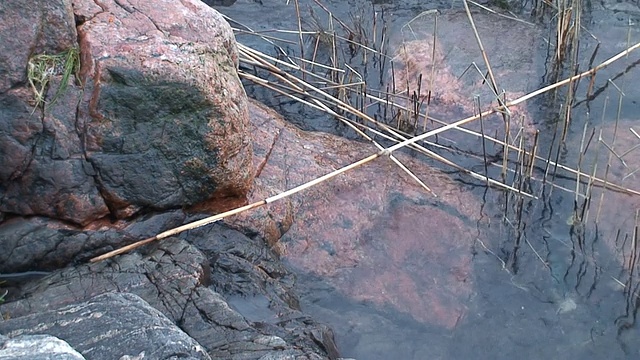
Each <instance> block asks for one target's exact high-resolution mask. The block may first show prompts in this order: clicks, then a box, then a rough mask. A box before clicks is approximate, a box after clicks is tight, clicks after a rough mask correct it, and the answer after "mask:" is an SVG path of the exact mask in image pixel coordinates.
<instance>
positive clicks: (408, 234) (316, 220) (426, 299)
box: [229, 103, 477, 327]
mask: <svg viewBox="0 0 640 360" xmlns="http://www.w3.org/2000/svg"><path fill="white" fill-rule="evenodd" d="M250 112H251V114H252V122H253V130H252V134H253V136H254V151H255V157H254V166H255V167H256V169H257V176H256V179H255V184H254V188H253V190H252V192H251V193H250V196H249V197H250V201H257V200H260V199H263V198H266V197H268V196H272V195H275V194H277V193H280V192H282V191H284V190H287V189H290V188H292V187H294V186H297V185H300V184H302V183H304V182H307V181H309V180H312V179H315V178H317V177H319V176H321V175H324V174H326V173H329V172H331V171H333V170H335V169H337V168H340V167H342V166H345V165H348V164H349V163H351V162H353V161H356V160H359V159H361V158H363V157H365V156H368V155H370V154H372V153H375V152H376V149H375V147H373V146H371V145H369V144H365V143H360V142H355V141H351V140H347V139H343V138H339V137H336V136H333V135H329V134H324V133H309V132H304V131H301V130H299V129H297V128H295V127H293V126H291V125H289V124H287V123H286V122H284V121H283V120H282V119H281V118H280V117H279V116H278V115H277V114H276V113H275V112H273V111H271V110H269V109H267V108H265V107H263V106H262V105H259V104H257V103H254V104H252V105H251V106H250ZM398 158H399V159H400V160H401V161H402V162H403V163H404V164H406V165H407V166H408V167H409V168H410V169H412V170H413V171H414V173H415V174H416V175H418V176H419V177H420V178H421V179H422V180H423V181H424V182H425V183H427V184H428V185H429V186H431V187H432V189H433V192H434V194H436V195H437V197H436V196H434V194H430V193H426V192H425V191H424V190H423V189H422V188H421V187H419V185H417V184H416V183H415V182H414V181H413V180H412V179H410V178H409V176H408V175H406V174H405V173H403V172H401V171H400V170H399V169H398V167H397V166H395V165H394V164H393V163H392V162H391V161H390V160H389V159H387V158H381V159H378V160H376V161H375V162H373V163H369V164H367V165H365V166H363V167H360V168H357V169H355V170H353V171H351V172H349V173H347V174H344V175H340V176H338V177H336V178H334V179H332V180H330V181H327V182H325V183H323V184H321V185H318V186H316V187H313V188H311V189H308V190H305V191H303V192H301V193H299V194H296V195H294V196H291V197H289V198H286V199H284V200H281V201H279V202H275V203H271V204H269V205H267V206H266V207H262V208H259V209H256V210H254V211H251V212H247V213H244V214H241V215H239V216H236V217H234V218H232V219H229V222H230V223H232V224H233V225H234V226H236V227H239V228H242V229H244V230H245V231H246V230H248V231H254V232H257V233H260V234H261V235H263V236H265V237H266V238H267V239H268V240H269V241H270V242H271V243H272V244H273V246H274V247H275V248H277V249H278V250H279V252H280V253H281V254H282V256H283V257H285V258H286V259H287V260H288V261H289V262H290V263H291V264H293V265H294V266H295V267H297V268H298V269H300V270H302V271H305V272H308V273H312V274H315V275H319V276H323V277H325V278H326V279H328V281H329V282H330V283H332V284H333V285H335V286H336V287H337V288H338V289H340V290H341V291H342V292H343V293H344V294H346V295H348V296H350V297H352V298H355V299H358V300H362V301H371V302H374V303H375V304H378V305H380V306H385V305H386V306H393V307H394V308H396V309H398V310H400V311H403V312H406V313H409V314H411V315H412V316H413V317H414V318H416V319H417V320H419V321H424V322H429V323H435V324H439V325H442V326H445V327H452V326H454V325H455V324H456V323H457V321H458V320H459V319H460V318H461V317H462V316H464V314H465V305H464V304H465V301H466V300H467V298H468V297H469V296H470V295H471V293H472V287H473V279H472V275H471V245H472V244H473V241H474V239H475V236H476V235H475V231H476V230H475V226H474V223H473V221H474V219H475V217H476V213H475V212H476V211H477V210H475V209H476V207H477V202H476V200H475V199H474V198H473V197H472V196H471V195H470V194H467V193H465V192H464V191H463V190H462V189H461V187H460V186H459V185H458V184H456V183H454V182H453V181H452V180H451V179H450V178H449V177H448V176H447V175H445V174H443V173H441V172H440V171H439V170H437V169H435V168H432V167H430V166H428V165H426V164H424V163H422V162H421V161H418V160H415V159H413V158H411V157H409V156H405V155H404V154H400V153H399V154H398Z"/></svg>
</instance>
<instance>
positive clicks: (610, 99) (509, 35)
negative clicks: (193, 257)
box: [219, 0, 640, 359]
mask: <svg viewBox="0 0 640 360" xmlns="http://www.w3.org/2000/svg"><path fill="white" fill-rule="evenodd" d="M263 3H264V4H263V5H261V4H259V3H258V2H254V1H250V0H239V1H237V2H236V3H235V4H234V5H233V6H231V7H221V8H219V10H220V11H221V12H222V13H224V14H227V15H228V16H230V17H231V18H233V19H234V20H236V21H238V22H240V23H242V24H244V25H246V26H248V27H250V28H252V29H254V30H262V31H267V30H273V29H288V30H295V29H296V28H297V22H296V16H295V11H294V10H293V5H286V1H284V0H282V1H268V0H263ZM324 3H325V4H327V6H328V7H329V8H330V9H331V11H332V12H333V13H334V14H335V15H336V16H337V17H339V18H342V19H349V18H352V17H353V16H363V15H359V14H366V13H367V11H371V10H372V9H373V10H374V11H377V12H379V13H381V12H382V10H383V9H384V10H385V19H386V21H387V24H388V26H389V30H388V34H389V37H390V38H391V39H392V40H391V44H392V45H393V43H394V42H398V41H399V40H397V39H400V38H402V37H403V36H406V33H405V31H406V27H403V25H405V24H407V23H409V22H410V21H411V20H412V19H415V17H416V16H417V15H419V14H421V13H423V12H424V11H426V10H430V9H440V10H442V12H443V15H442V18H441V20H439V21H441V24H439V28H440V31H439V32H438V33H439V34H441V36H440V40H441V41H440V42H441V43H442V44H443V49H444V50H443V52H444V54H445V55H444V56H445V58H446V59H447V64H448V66H449V68H450V71H451V72H452V73H453V74H457V75H460V74H461V73H463V72H464V69H465V68H466V66H468V64H469V63H470V62H472V61H476V62H478V63H481V61H482V60H481V57H480V58H479V54H478V51H477V48H474V44H475V41H474V39H473V37H472V35H469V32H468V29H465V25H466V23H465V17H464V16H463V15H464V13H461V12H460V7H461V5H460V4H459V3H453V4H454V5H451V3H450V2H440V3H439V2H428V3H426V2H421V1H387V2H378V1H375V2H374V3H373V4H372V3H371V2H367V1H344V2H338V1H333V2H324ZM379 3H382V4H379ZM300 4H301V8H302V9H303V11H305V10H304V9H308V8H309V7H310V6H312V4H313V1H301V2H300ZM623 5H624V6H623ZM315 11H318V9H317V7H316V8H315ZM318 14H321V13H320V12H319V13H318ZM318 16H319V17H320V15H318ZM639 16H640V8H638V5H637V4H634V3H633V2H626V3H622V5H621V3H615V4H613V3H612V4H607V3H605V4H604V5H600V4H598V5H595V4H594V5H593V8H592V9H591V12H590V13H588V14H586V16H585V17H584V18H583V20H584V22H583V26H585V28H586V30H588V31H589V32H590V33H591V34H588V33H587V32H586V31H585V32H583V34H584V36H583V40H582V42H581V45H580V46H581V52H580V55H579V59H580V66H581V68H580V69H581V71H583V70H585V69H586V68H587V67H588V65H587V64H588V62H589V59H590V57H591V54H592V53H593V51H594V49H595V47H596V44H597V41H596V40H594V37H596V38H597V39H598V41H599V43H600V46H599V49H598V52H597V54H596V56H595V60H594V64H598V63H600V62H601V61H603V60H605V59H607V58H608V57H610V56H612V55H614V54H616V53H618V52H619V51H621V50H623V49H624V48H626V47H627V45H628V43H629V42H630V43H631V44H633V43H635V42H637V41H640V28H639V27H638V25H637V21H638V19H637V18H638V17H639ZM258 19H259V21H258ZM476 19H477V20H476V21H477V25H478V27H479V30H480V31H481V36H485V39H486V41H485V43H486V46H487V47H491V48H492V49H493V50H492V51H490V52H489V56H490V57H493V60H494V61H495V62H494V64H495V65H496V67H495V71H496V73H497V77H498V82H499V83H501V84H502V86H504V87H506V88H507V89H508V90H510V91H513V92H515V93H523V92H528V91H532V90H535V89H536V88H538V87H541V86H544V85H546V84H548V81H550V79H549V77H550V65H549V61H547V53H548V49H547V46H546V42H545V37H548V35H546V34H549V32H548V29H547V28H546V27H544V26H543V25H541V24H536V25H521V24H518V25H513V27H512V28H511V29H510V28H509V25H508V24H514V23H513V22H507V21H505V20H503V19H497V18H495V17H491V16H489V15H487V14H483V13H480V14H479V15H477V17H476ZM307 20H308V18H307ZM422 20H423V21H422V22H420V23H417V22H414V23H413V25H414V26H413V27H412V32H411V36H424V35H419V34H420V32H421V31H427V30H425V29H429V28H430V27H431V26H432V24H431V23H429V22H428V20H426V18H424V19H422ZM629 21H635V24H636V25H632V26H629V25H628V24H629ZM365 22H366V21H365ZM324 24H325V25H324V26H327V25H326V23H324ZM369 25H370V24H369ZM418 25H420V26H422V29H421V28H420V26H418ZM307 26H310V25H308V23H307ZM492 26H493V27H494V29H495V32H493V33H491V32H489V33H487V29H491V28H492ZM515 29H518V30H517V31H516V30H515ZM520 29H523V30H520ZM509 30H511V31H509ZM269 34H271V35H274V36H276V35H275V34H277V36H278V37H279V38H286V39H287V40H290V41H297V38H296V36H297V35H295V34H285V33H274V32H271V31H270V32H269ZM416 34H418V35H416ZM488 34H491V35H488ZM495 34H500V36H499V37H497V36H493V35H495ZM523 34H524V35H523ZM538 36H539V38H538ZM628 37H629V39H630V40H627V38H628ZM238 40H239V41H240V42H242V43H245V44H247V45H249V46H252V47H255V48H258V49H260V50H261V51H264V52H269V53H272V52H273V45H271V44H266V43H265V42H263V41H260V40H259V39H256V38H255V37H253V36H250V35H238ZM525 40H526V41H529V42H526V41H525ZM280 44H281V46H283V47H284V48H286V49H287V51H288V52H290V53H291V54H294V53H296V52H297V51H299V50H298V49H299V47H298V46H297V45H295V44H288V43H285V42H282V43H280ZM306 49H307V50H306V51H307V54H308V53H309V51H310V49H312V45H311V44H307V48H306ZM496 49H501V50H502V51H498V50H496ZM638 59H640V56H639V55H638V53H632V55H630V57H629V58H627V59H623V60H621V61H620V62H619V63H616V64H614V65H612V66H611V67H610V68H607V69H604V70H602V71H600V72H599V73H598V76H597V77H596V81H595V83H594V86H593V91H592V94H594V95H593V96H591V97H587V96H585V94H586V90H587V87H588V81H582V82H581V83H580V84H579V86H578V88H577V96H576V99H577V104H578V105H577V106H575V107H574V108H573V109H572V118H571V124H570V126H569V128H568V135H567V142H566V145H565V146H561V149H560V150H561V151H560V152H558V154H559V155H558V160H559V161H560V162H561V163H563V164H567V165H570V166H573V167H576V166H577V164H578V161H579V157H578V155H579V151H576V149H579V148H580V143H581V142H580V139H581V137H582V134H583V129H584V125H585V124H587V129H588V131H587V133H589V131H590V129H591V128H593V127H597V128H598V129H599V128H600V127H604V128H608V129H610V128H611V127H612V126H613V124H614V123H615V120H616V118H617V117H619V119H620V121H621V124H623V125H621V126H620V129H621V130H620V133H621V134H622V133H623V131H625V133H624V134H623V135H621V136H622V137H623V138H624V139H626V140H627V142H626V143H623V144H624V145H622V144H621V145H618V146H614V147H615V149H616V150H618V151H617V153H619V154H620V153H623V152H624V151H625V149H630V148H631V147H632V146H633V144H635V143H640V139H638V140H637V141H636V140H635V138H634V137H633V135H630V134H629V131H628V129H629V128H633V127H634V126H635V129H636V131H638V132H640V122H639V121H640V120H639V119H638V114H640V105H639V104H638V101H639V100H640V87H638V86H636V85H635V84H637V83H638V81H640V72H638V70H637V64H638ZM525 60H526V61H525ZM355 61H356V62H357V61H359V60H358V59H356V60H355ZM357 65H359V66H360V69H362V67H363V66H364V65H363V64H362V62H361V61H360V62H358V63H357ZM369 66H370V67H369V68H368V69H369V70H368V71H369V72H368V74H369V77H370V78H369V81H368V82H369V84H375V82H376V81H377V80H378V75H377V74H378V73H380V70H379V66H381V64H379V63H378V64H377V65H376V64H375V62H373V61H372V62H371V63H370V64H369ZM376 66H378V68H376ZM364 67H365V68H366V67H367V66H364ZM376 69H377V72H376ZM382 73H383V75H384V77H385V78H387V77H388V74H389V70H388V69H387V70H385V71H382ZM623 74H624V75H623ZM462 79H463V80H462V81H464V82H465V85H466V86H465V87H464V88H465V89H473V90H472V92H471V93H469V94H465V96H468V97H469V96H473V94H474V92H477V93H478V94H481V92H482V87H480V88H473V87H472V84H473V83H475V82H477V81H474V80H468V78H464V77H463V78H462ZM608 79H612V80H613V82H608V81H607V80H608ZM614 84H615V86H614ZM616 86H617V87H619V88H621V89H622V90H623V93H624V95H625V96H624V97H623V100H622V105H621V107H620V111H619V112H618V101H619V94H620V92H618V91H617V90H616ZM477 89H479V90H477ZM247 90H248V93H249V94H250V95H252V96H255V97H258V98H259V99H260V100H262V101H265V102H267V104H268V105H270V106H272V107H274V108H276V109H278V110H279V111H280V112H281V113H283V115H284V116H285V118H287V119H288V120H291V121H292V122H294V123H296V124H297V125H299V126H300V127H302V128H305V129H310V130H317V131H327V132H333V133H340V134H346V135H348V136H354V134H349V133H348V132H345V129H344V128H343V127H342V126H341V125H336V122H335V121H333V120H332V119H330V118H328V117H327V116H325V115H323V114H321V113H317V112H314V111H310V110H308V109H304V108H301V107H300V106H299V105H298V104H297V103H292V102H286V101H282V99H281V98H275V97H274V96H273V95H272V94H269V93H268V92H266V91H265V90H263V89H260V88H257V87H252V86H249V87H248V88H247ZM558 99H560V100H561V99H562V94H560V95H559V97H558V98H555V99H554V98H553V97H552V96H551V94H549V95H545V96H542V97H540V98H537V99H534V100H533V101H531V102H530V103H529V106H528V112H529V113H530V114H532V116H533V118H534V119H535V121H533V122H534V123H535V125H536V126H537V128H538V129H539V130H540V131H541V137H540V148H541V149H545V151H548V150H547V149H548V148H551V149H552V150H551V153H552V154H553V156H552V158H554V159H555V157H556V156H555V154H556V151H557V147H558V145H557V136H556V140H554V134H559V133H560V131H561V129H558V127H557V126H556V123H557V121H555V120H554V119H555V118H556V117H555V116H554V114H557V113H558V110H559V109H561V104H562V101H559V100H558ZM436 110H438V109H436ZM373 111H374V112H375V109H374V110H373ZM439 111H440V114H438V115H441V116H444V117H449V118H451V120H456V119H457V118H459V116H461V115H463V114H465V113H467V111H468V109H465V108H464V107H455V108H447V107H442V108H439ZM605 135H606V134H605ZM451 136H452V138H453V140H452V141H456V147H458V148H461V149H463V150H464V149H473V148H474V147H475V148H476V149H477V147H478V142H477V141H476V142H473V141H472V140H468V143H465V140H464V139H469V138H468V137H467V138H465V137H456V136H455V135H451ZM594 136H595V139H596V140H597V138H598V135H594ZM595 143H597V141H595V140H594V141H593V144H592V146H591V147H590V148H589V151H587V152H586V154H585V156H584V160H583V163H582V164H583V165H582V166H586V165H589V166H590V168H593V162H594V161H598V164H599V167H598V169H599V170H600V171H604V169H605V168H606V166H605V165H606V162H605V163H602V159H604V158H606V157H607V156H608V152H607V150H606V148H605V147H604V146H600V152H599V154H600V155H598V156H597V158H596V151H595V150H594V149H595ZM545 154H546V153H545ZM449 156H457V157H456V160H458V161H460V162H461V163H462V164H464V165H466V166H467V167H469V168H474V169H475V170H478V171H480V170H481V169H483V166H482V162H481V161H480V162H478V160H477V159H473V158H470V157H466V156H464V155H461V154H457V155H456V154H453V155H451V154H450V153H449ZM543 156H545V155H543ZM545 157H546V156H545ZM638 159H640V149H638V150H636V151H635V152H631V153H630V154H628V155H627V156H626V160H627V161H626V162H625V164H627V165H628V168H620V166H619V165H620V164H618V166H617V167H613V168H612V170H611V171H612V173H615V171H618V170H619V171H620V172H621V174H628V173H630V172H631V171H633V169H634V166H635V167H638V166H640V160H638ZM465 161H466V162H465ZM589 166H587V167H589ZM442 168H443V170H445V171H447V172H449V173H450V174H451V176H452V177H453V178H455V179H458V180H459V182H460V187H461V188H462V189H464V190H465V191H468V192H472V193H473V194H474V195H475V196H476V197H477V199H478V203H479V205H478V209H477V210H476V211H475V214H476V217H477V219H479V220H478V221H477V224H476V227H477V232H478V234H480V235H479V239H478V240H479V241H473V240H471V239H470V240H469V244H468V249H469V250H468V251H469V254H468V256H470V257H471V258H472V272H473V275H472V276H473V290H472V292H471V293H468V294H466V293H465V294H464V298H460V299H456V301H460V302H461V303H462V304H463V305H464V307H465V311H464V314H463V316H460V317H459V318H456V319H453V320H452V321H450V322H449V323H448V324H451V325H443V324H442V322H440V323H437V324H434V323H433V322H428V321H424V319H422V320H421V318H420V317H416V316H412V314H411V311H410V310H411V309H407V311H402V310H401V309H398V307H393V306H381V305H380V304H375V303H373V302H371V301H367V300H360V301H357V300H354V299H353V298H350V297H348V296H346V295H345V293H344V291H340V290H338V289H336V288H334V287H333V286H331V285H329V284H328V283H327V282H325V281H323V279H321V278H318V277H317V276H314V275H313V274H309V273H306V272H304V271H300V272H299V276H298V293H299V294H300V297H301V306H302V308H303V310H304V311H306V312H308V313H310V314H311V315H312V316H314V317H315V318H317V319H321V320H322V321H325V322H326V323H328V324H329V325H330V326H331V327H332V328H333V329H334V332H335V335H336V343H337V345H338V348H339V349H340V350H341V351H342V356H344V357H353V358H357V359H391V358H397V359H468V358H475V359H513V358H524V359H530V358H536V359H537V358H545V357H546V358H568V359H569V358H576V359H578V358H580V359H602V358H608V359H625V358H637V357H638V356H640V343H639V342H638V341H637V339H638V336H639V335H640V334H639V332H638V325H637V324H636V320H635V319H636V314H637V309H638V307H639V306H640V301H638V297H637V295H636V294H637V291H638V289H637V288H638V287H639V286H640V285H639V284H640V282H638V281H637V279H636V276H635V273H636V271H637V264H636V258H637V248H636V247H635V243H634V242H633V241H632V238H633V230H634V229H633V226H634V211H635V209H638V208H640V200H638V197H637V196H636V197H626V196H624V195H619V194H614V193H607V194H605V195H606V196H605V201H604V203H603V205H602V210H601V211H600V214H599V219H598V220H599V221H598V226H597V227H596V226H595V222H594V220H595V218H596V213H597V211H596V210H597V208H598V207H599V206H600V201H599V196H600V195H599V194H600V193H599V192H598V190H597V189H596V190H595V191H594V194H593V196H592V202H591V206H590V207H589V212H588V214H587V213H585V217H586V219H587V220H586V221H585V222H584V223H583V224H581V223H577V222H575V221H572V214H573V210H574V206H576V204H577V205H578V206H579V207H580V206H581V205H582V202H583V199H581V198H578V199H577V202H576V197H575V196H574V195H573V194H572V193H571V192H568V191H564V190H562V189H561V188H559V187H552V186H549V185H547V186H543V184H542V183H540V182H534V183H532V184H531V187H532V191H533V193H534V194H535V195H537V196H538V199H525V200H524V201H523V202H522V206H519V202H518V199H517V198H515V197H510V196H505V195H504V193H503V192H501V191H498V190H495V189H486V187H485V186H484V184H482V183H478V182H474V181H473V180H470V179H469V178H468V177H465V175H463V174H459V173H457V172H455V171H451V170H449V169H446V168H444V167H442ZM490 171H491V172H495V174H492V175H494V178H499V175H498V174H499V172H498V170H495V169H494V170H490ZM550 171H552V170H550ZM600 171H599V172H600ZM544 172H545V168H544V167H543V166H539V167H538V168H536V170H535V175H536V176H537V177H538V178H541V177H542V176H543V175H544V174H543V173H544ZM510 176H511V177H512V175H510ZM639 176H640V172H638V173H636V174H635V175H630V176H629V177H627V178H626V179H625V180H624V181H623V183H624V185H625V186H628V187H632V188H635V189H636V190H638V188H639V187H640V186H638V184H640V181H638V177H639ZM549 179H551V177H549ZM617 180H620V178H618V179H617ZM620 181H622V180H620ZM552 182H553V183H554V184H555V185H557V186H562V187H565V188H568V189H574V188H575V181H574V180H572V178H571V177H567V175H566V173H563V172H561V171H557V176H556V177H555V178H553V181H552ZM507 200H508V201H507ZM520 211H521V217H520V218H521V221H520V222H519V223H518V222H517V220H516V219H517V218H518V216H517V215H518V212H520ZM505 214H506V218H507V219H509V221H504V216H505ZM440 236H442V237H443V238H442V239H441V240H442V241H451V240H452V239H446V238H445V235H440ZM371 246H378V247H383V246H381V245H380V244H377V245H376V244H372V245H371ZM403 259H406V258H403ZM419 265H420V264H411V263H410V262H407V263H404V264H400V266H402V267H404V268H405V269H407V270H410V269H411V266H414V267H415V266H419ZM439 271H442V273H440V274H438V273H434V274H432V277H433V279H438V278H443V279H444V278H446V277H447V276H449V275H450V274H447V273H445V272H446V269H445V270H442V269H440V270H439ZM398 291H402V290H398ZM433 291H437V288H435V290H433ZM234 301H235V305H236V307H237V308H238V309H239V311H241V312H243V309H244V310H245V311H246V313H247V314H246V316H247V317H248V318H249V319H250V320H251V319H253V318H255V319H258V320H260V319H263V318H269V317H270V314H269V312H268V311H267V310H265V309H267V306H266V305H267V304H265V303H264V301H262V300H259V301H258V302H257V303H256V304H257V305H256V304H253V303H252V302H251V301H248V302H247V301H246V299H235V300H234ZM435 311H437V309H434V312H435Z"/></svg>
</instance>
